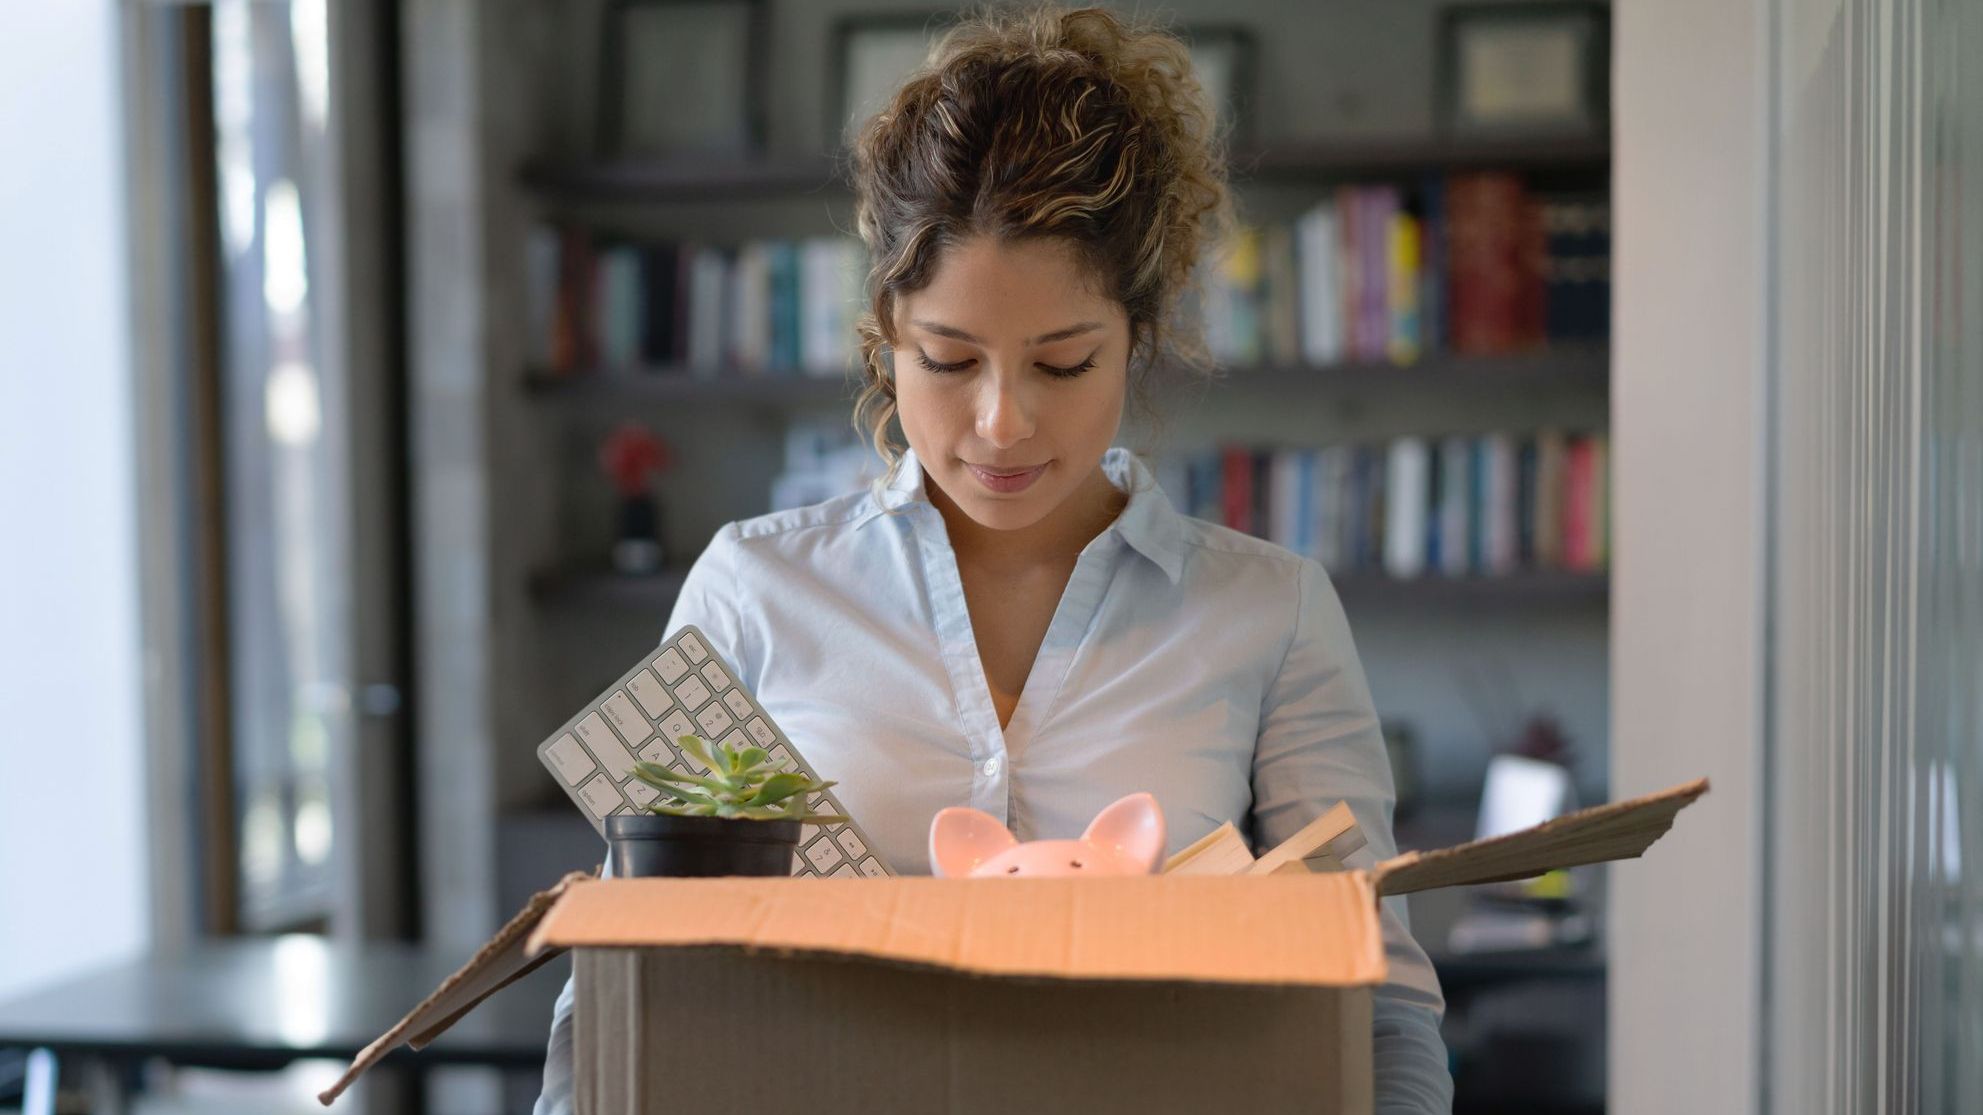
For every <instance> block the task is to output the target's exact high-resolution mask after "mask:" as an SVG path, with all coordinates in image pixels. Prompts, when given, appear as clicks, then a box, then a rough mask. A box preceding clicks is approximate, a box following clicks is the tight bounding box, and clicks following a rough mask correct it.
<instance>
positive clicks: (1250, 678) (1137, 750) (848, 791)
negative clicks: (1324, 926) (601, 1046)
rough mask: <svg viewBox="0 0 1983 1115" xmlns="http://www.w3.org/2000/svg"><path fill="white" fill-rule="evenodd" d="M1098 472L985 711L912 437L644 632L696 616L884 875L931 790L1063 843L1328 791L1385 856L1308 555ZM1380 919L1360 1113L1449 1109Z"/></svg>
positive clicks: (706, 554) (1326, 586) (560, 1079)
mask: <svg viewBox="0 0 1983 1115" xmlns="http://www.w3.org/2000/svg"><path fill="white" fill-rule="evenodd" d="M1102 467H1103V469H1104V471H1105V472H1106V473H1107V474H1108V477H1109V479H1110V480H1111V481H1112V482H1113V483H1114V484H1115V485H1116V486H1117V487H1118V488H1121V489H1124V490H1126V491H1128V492H1129V493H1130V498H1129V501H1128V503H1127V504H1126V505H1125V506H1124V508H1123V510H1122V512H1121V514H1120V515H1118V516H1117V517H1116V520H1115V522H1114V523H1112V524H1110V526H1109V527H1108V529H1106V530H1104V531H1103V532H1102V533H1100V534H1099V535H1096V536H1095V538H1094V539H1093V540H1092V541H1091V542H1089V544H1088V545H1087V547H1086V548H1085V549H1083V550H1082V551H1081V554H1080V557H1079V558H1078V559H1077V561H1076V563H1075V566H1074V573H1073V576H1072V577H1070V578H1069V580H1068V582H1067V588H1066V590H1065V591H1064V592H1063V593H1062V595H1061V599H1060V604H1059V606H1058V607H1057V608H1056V610H1055V611H1054V615H1053V620H1052V622H1051V624H1050V625H1049V626H1048V628H1047V633H1046V638H1045V640H1044V641H1043V642H1042V643H1041V645H1040V650H1039V654H1038V656H1037V657H1036V658H1035V659H1034V662H1033V668H1032V672H1031V673H1030V674H1029V675H1028V676H1027V678H1026V683H1025V687H1024V688H1023V689H1022V690H1021V692H1020V696H1019V703H1018V706H1017V707H1016V708H1015V710H1014V711H1013V714H1012V719H1011V722H1010V723H1009V724H1007V725H1006V726H1005V727H1004V728H1000V726H999V723H998V713H997V710H996V709H995V708H994V706H993V704H992V698H991V690H990V688H989V686H988V685H987V684H986V681H985V674H984V669H983V666H982V664H981V662H980V660H979V658H978V647H977V642H976V639H975V637H974V636H973V634H972V631H971V617H970V613H969V611H968V610H967V609H966V607H965V602H964V586H963V582H962V581H961V580H960V578H959V576H958V572H957V560H956V555H955V553H954V552H953V551H952V550H951V548H950V543H949V539H948V533H947V531H946V530H945V527H944V522H943V518H942V515H941V514H940V513H939V512H938V511H937V509H936V507H935V505H934V504H932V503H931V502H930V501H929V499H928V497H927V495H926V491H925V487H924V485H925V483H926V478H925V476H924V473H923V470H922V467H921V465H919V464H918V463H917V461H916V459H915V454H914V452H913V451H910V452H908V453H907V454H906V455H905V459H904V460H903V462H902V466H901V468H900V469H899V470H898V472H897V479H896V480H895V481H894V482H893V483H892V484H891V485H889V486H888V487H885V488H882V487H877V488H876V489H874V490H872V491H863V492H857V493H853V494H849V495H845V496H841V497H839V498H837V499H832V500H828V501H826V502H824V503H818V504H814V505H812V506H810V507H803V508H797V509H793V510H789V511H780V512H775V513H773V514H770V515H762V516H759V517H757V518H754V519H747V520H742V521H740V522H733V523H730V524H728V525H727V526H725V527H723V529H722V530H720V531H718V532H717V534H716V536H715V538H714V539H712V540H711V542H710V544H709V546H708V547H707V548H706V549H705V550H704V551H703V553H702V555H701V556H700V557H699V558H698V559H697V560H696V562H695V565H694V566H693V567H692V568H691V569H690V571H689V574H688V578H687V580H686V582H685V583H684V584H683V586H682V591H681V595H680V596H679V597H678V598H677V600H676V602H675V608H674V612H673V614H672V615H670V616H669V619H668V629H667V632H664V634H666V633H668V632H673V631H675V630H676V629H677V628H679V627H681V626H683V625H685V624H691V623H692V624H695V625H696V626H698V627H700V628H702V630H703V631H704V632H705V633H706V634H707V635H708V636H709V638H710V639H711V640H712V641H714V642H715V643H716V644H717V649H718V650H720V651H721V652H722V654H723V656H724V657H726V658H728V659H729V660H730V662H731V663H732V664H733V665H734V666H735V667H736V670H737V673H738V675H739V680H740V681H741V682H742V683H743V684H744V685H745V686H746V687H748V688H749V689H750V690H751V691H752V692H753V693H755V694H756V695H757V697H758V700H759V701H760V702H761V703H762V704H763V705H764V707H765V709H766V710H767V711H768V712H770V713H771V716H772V718H773V719H775V720H776V721H777V722H778V725H779V727H781V728H783V729H784V731H785V734H786V735H787V736H788V737H790V739H791V740H792V742H793V744H794V745H796V746H797V747H798V749H799V751H800V752H801V753H802V754H803V755H804V756H805V757H806V759H807V760H808V761H809V762H810V763H811V764H812V765H813V766H814V767H815V768H816V769H818V771H819V772H820V774H821V775H822V776H823V777H825V778H830V779H835V780H837V781H838V782H839V785H838V786H836V787H835V793H836V794H837V795H838V796H839V798H840V801H841V803H842V804H843V805H844V806H845V807H846V808H847V810H848V811H849V812H850V813H851V814H852V815H853V816H854V817H855V818H857V819H858V820H859V821H860V823H861V827H862V828H863V829H864V830H866V832H867V833H868V836H869V838H870V840H871V841H872V842H873V844H874V846H875V850H876V851H878V852H879V853H880V854H881V855H882V857H883V858H885V859H886V860H887V861H888V863H889V866H891V867H892V868H894V869H895V871H896V872H898V873H900V874H927V873H928V872H929V869H930V868H929V860H928V845H927V841H928V835H929V827H930V819H931V818H932V817H933V816H935V814H936V812H937V810H939V809H942V808H943V807H945V806H949V805H971V806H974V807H976V808H978V809H982V810H984V811H985V812H987V813H990V814H991V815H992V816H994V817H998V818H1000V819H1001V820H1003V821H1005V822H1006V824H1007V826H1008V827H1009V828H1011V829H1012V831H1013V832H1014V834H1015V835H1017V836H1018V837H1019V839H1021V840H1027V839H1041V838H1057V837H1072V836H1077V835H1079V834H1080V833H1081V831H1082V830H1083V829H1085V828H1086V827H1087V825H1088V822H1089V821H1091V820H1093V819H1094V816H1095V814H1096V813H1098V812H1100V811H1101V809H1102V808H1103V807H1104V806H1106V805H1108V804H1109V803H1110V802H1112V801H1114V800H1115V799H1117V798H1119V797H1121V796H1122V795H1124V794H1127V793H1132V792H1135V791H1138V790H1147V791H1149V792H1150V793H1152V794H1154V795H1156V798H1157V800H1158V802H1159V803H1160V804H1161V805H1162V807H1163V811H1164V817H1165V820H1166V821H1167V822H1168V837H1169V841H1170V846H1169V848H1168V850H1167V853H1168V852H1175V851H1177V850H1178V849H1180V848H1183V847H1184V846H1186V845H1187V844H1190V843H1191V842H1192V841H1194V840H1197V839H1198V838H1199V837H1201V836H1204V835H1205V834H1206V833H1208V832H1210V831H1212V830H1213V829H1214V828H1216V827H1218V826H1219V825H1220V824H1221V823H1223V822H1225V821H1228V820H1230V821H1234V822H1236V823H1238V824H1239V825H1240V827H1241V830H1242V831H1243V832H1245V833H1246V834H1247V835H1248V837H1249V838H1250V839H1251V840H1252V842H1253V844H1254V847H1255V851H1256V852H1258V851H1264V850H1265V849H1267V848H1269V847H1272V846H1273V845H1275V844H1277V843H1279V842H1280V841H1282V840H1284V839H1286V838H1287V837H1289V836H1291V835H1293V834H1294V833H1295V832H1296V831H1297V830H1298V829H1300V828H1301V827H1302V826H1303V825H1305V824H1307V823H1308V822H1309V821H1310V820H1313V819H1314V818H1315V817H1317V816H1319V815H1320V814H1321V813H1322V812H1323V811H1324V810H1326V809H1328V808H1329V807H1330V806H1331V805H1333V804H1335V803H1336V802H1337V801H1345V802H1348V803H1349V807H1350V809H1351V810H1352V811H1353V812H1354V813H1355V814H1356V819H1357V822H1358V823H1359V824H1360V825H1361V826H1362V828H1363V832H1364V835H1365V837H1366V839H1367V841H1368V846H1367V847H1366V848H1365V850H1364V851H1362V852H1359V853H1358V854H1357V856H1355V857H1352V860H1351V865H1352V866H1367V865H1369V864H1370V863H1373V862H1375V860H1376V859H1378V858H1381V857H1386V856H1390V855H1392V854H1394V852H1395V845H1394V840H1393V837H1392V833H1391V807H1392V802H1393V790H1392V784H1391V770H1390V766H1389V762H1388V760H1387V758H1386V755H1385V750H1384V743H1383V739H1382V737H1381V736H1380V735H1379V733H1378V725H1377V715H1376V713H1375V711H1374V710H1373V708H1372V705H1371V699H1370V693H1369V689H1368V687H1367V685H1366V683H1365V681H1364V677H1363V668H1362V666H1361V665H1360V664H1359V663H1358V661H1357V656H1356V649H1355V647H1354V646H1353V645H1352V644H1351V641H1350V631H1349V625H1348V623H1347V621H1346V620H1345V619H1344V617H1343V610H1342V606H1341V604H1340V603H1339V602H1338V601H1337V599H1336V593H1335V589H1334V588H1333V587H1331V585H1330V583H1329V578H1328V575H1327V574H1326V573H1324V572H1323V570H1322V567H1321V565H1319V564H1317V563H1316V562H1315V561H1313V560H1310V559H1307V558H1303V557H1300V556H1298V555H1296V554H1294V553H1292V552H1290V551H1288V550H1286V549H1283V548H1282V547H1280V546H1276V545H1273V544H1271V543H1268V542H1265V541H1262V540H1260V539H1257V538H1253V537H1251V536H1249V535H1245V534H1241V533H1239V532H1237V531H1233V530H1229V529H1227V528H1225V527H1222V526H1217V525H1214V524H1211V523H1207V522H1203V521H1201V520H1197V519H1192V518H1188V517H1186V516H1184V515H1181V514H1179V513H1178V512H1177V510H1176V509H1175V508H1174V507H1173V506H1172V505H1171V503H1170V501H1169V500H1168V499H1166V498H1165V496H1164V493H1163V492H1162V490H1161V489H1159V488H1158V487H1157V486H1156V482H1155V480H1154V479H1153V478H1152V477H1151V474H1150V472H1149V470H1148V469H1147V468H1146V467H1145V466H1144V465H1143V463H1142V462H1141V461H1139V460H1138V459H1137V458H1136V457H1135V456H1134V455H1133V454H1131V453H1130V452H1129V451H1128V450H1127V449H1123V448H1113V449H1110V450H1109V451H1108V452H1107V454H1106V455H1105V456H1104V457H1103V460H1102ZM1383 928H1384V938H1385V945H1386V953H1387V957H1388V960H1389V962H1390V978H1389V981H1388V982H1387V983H1385V985H1384V986H1383V987H1382V988H1380V989H1379V991H1378V994H1377V997H1376V1004H1375V1009H1374V1012H1373V1014H1374V1024H1375V1033H1374V1038H1375V1045H1374V1050H1375V1057H1376V1060H1375V1070H1376V1092H1377V1096H1376V1098H1377V1108H1378V1110H1379V1111H1380V1112H1411V1113H1413V1115H1417V1113H1423V1112H1435V1111H1436V1112H1447V1111H1450V1110H1451V1107H1452V1080H1451V1077H1450V1076H1449V1075H1448V1072H1447V1066H1446V1052H1445V1046H1444V1044H1443V1043H1442V1042H1441V1040H1440V1037H1439V1029H1438V1025H1439V1017H1440V1013H1441V1012H1442V1010H1443V1009H1444V1001H1443V1000H1442V998H1441V996H1440V992H1439V983H1438V978H1437V977H1436V976H1435V974H1434V973H1433V970H1432V966H1431V964H1430V963H1429V962H1428V961H1427V960H1426V957H1425V953H1424V951H1423V950H1421V949H1420V948H1419V947H1418V944H1417V943H1416V942H1415V941H1414V940H1413V939H1412V937H1411V934H1410V933H1409V931H1408V930H1407V929H1406V924H1405V908H1404V900H1403V899H1402V898H1388V899H1385V900H1384V909H1383ZM571 1004H572V987H571V985H570V983H567V984H566V986H565V991H564V994H563V995H561V996H560V997H559V1000H558V1005H557V1010H556V1014H555V1017H554V1019H553V1023H552V1031H551V1042H550V1053H549V1061H548V1064H547V1067H546V1070H545V1078H544V1091H543V1095H542V1097H541V1098H540V1099H539V1101H538V1104H537V1108H536V1111H537V1115H559V1113H565V1112H569V1111H570V1109H571V1090H572V1082H571V1058H572V1050H571V1026H570V1012H571Z"/></svg>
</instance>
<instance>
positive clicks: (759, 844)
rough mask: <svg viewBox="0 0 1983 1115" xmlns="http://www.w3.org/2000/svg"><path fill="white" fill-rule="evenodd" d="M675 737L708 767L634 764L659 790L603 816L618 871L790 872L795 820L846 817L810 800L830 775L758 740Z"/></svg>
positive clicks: (830, 821) (685, 873)
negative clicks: (643, 806)
mask: <svg viewBox="0 0 1983 1115" xmlns="http://www.w3.org/2000/svg"><path fill="white" fill-rule="evenodd" d="M676 743H677V744H678V745H679V747H680V748H681V751H682V753H683V754H684V755H687V756H688V757H689V758H690V759H691V760H693V761H694V762H695V763H697V764H699V765H701V766H702V767H704V768H706V769H707V770H708V772H709V773H707V774H690V773H688V772H686V771H679V770H672V769H670V768H668V767H664V766H661V765H660V764H658V763H650V762H645V761H642V762H637V763H635V764H634V776H635V777H636V778H639V779H640V780H641V781H642V782H644V783H646V784H647V785H649V786H651V787H653V788H654V790H655V791H656V793H657V794H658V795H659V796H657V797H656V798H655V800H654V802H653V803H652V804H650V805H649V806H648V807H647V812H645V813H621V814H616V815H615V816H612V817H608V818H606V839H607V841H608V842H609V843H610V844H611V845H612V849H613V871H614V874H616V875H620V876H629V877H630V876H648V875H664V876H704V875H790V874H791V873H792V853H793V851H794V850H795V849H796V848H797V847H798V844H799V826H801V825H830V824H838V823H840V822H842V821H845V820H846V819H847V818H845V817H842V816H839V815H837V814H831V813H815V812H813V811H812V809H811V807H810V806H809V805H808V804H807V798H808V797H809V796H810V795H812V794H816V793H818V792H819V791H821V790H824V789H826V788H827V787H829V786H832V785H834V783H832V782H822V781H819V780H818V779H815V778H812V777H811V776H809V775H806V774H801V773H799V772H797V771H792V770H787V769H785V768H784V767H783V766H781V765H779V764H778V763H777V762H776V761H774V760H773V759H772V758H771V753H770V752H768V751H766V750H765V749H764V748H762V747H745V748H742V749H741V750H736V749H732V748H730V747H728V746H725V745H724V744H721V743H716V744H711V743H709V742H707V741H705V740H704V739H703V738H702V737H701V736H693V735H687V736H680V737H677V739H676Z"/></svg>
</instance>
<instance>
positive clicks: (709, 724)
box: [695, 701, 737, 739]
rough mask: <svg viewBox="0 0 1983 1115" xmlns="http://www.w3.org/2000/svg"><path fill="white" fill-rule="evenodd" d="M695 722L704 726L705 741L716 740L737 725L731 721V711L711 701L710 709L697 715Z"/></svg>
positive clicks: (703, 735) (703, 736)
mask: <svg viewBox="0 0 1983 1115" xmlns="http://www.w3.org/2000/svg"><path fill="white" fill-rule="evenodd" d="M695 720H696V723H698V724H701V725H702V738H704V739H715V738H716V737H717V736H720V735H722V734H723V733H724V732H727V731H729V730H730V728H731V727H732V726H734V725H735V724H736V723H737V722H736V721H735V720H733V719H731V717H730V713H729V710H727V709H725V708H724V707H723V706H722V705H721V704H719V703H717V702H715V701H711V702H710V703H709V707H708V708H705V709H703V710H702V711H701V712H698V713H696V714H695Z"/></svg>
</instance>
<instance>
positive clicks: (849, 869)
mask: <svg viewBox="0 0 1983 1115" xmlns="http://www.w3.org/2000/svg"><path fill="white" fill-rule="evenodd" d="M860 877H861V873H860V872H859V871H856V870H854V865H853V864H851V863H843V864H841V865H840V866H838V867H836V868H834V869H833V874H832V875H830V876H828V878H832V879H858V878H860Z"/></svg>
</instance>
